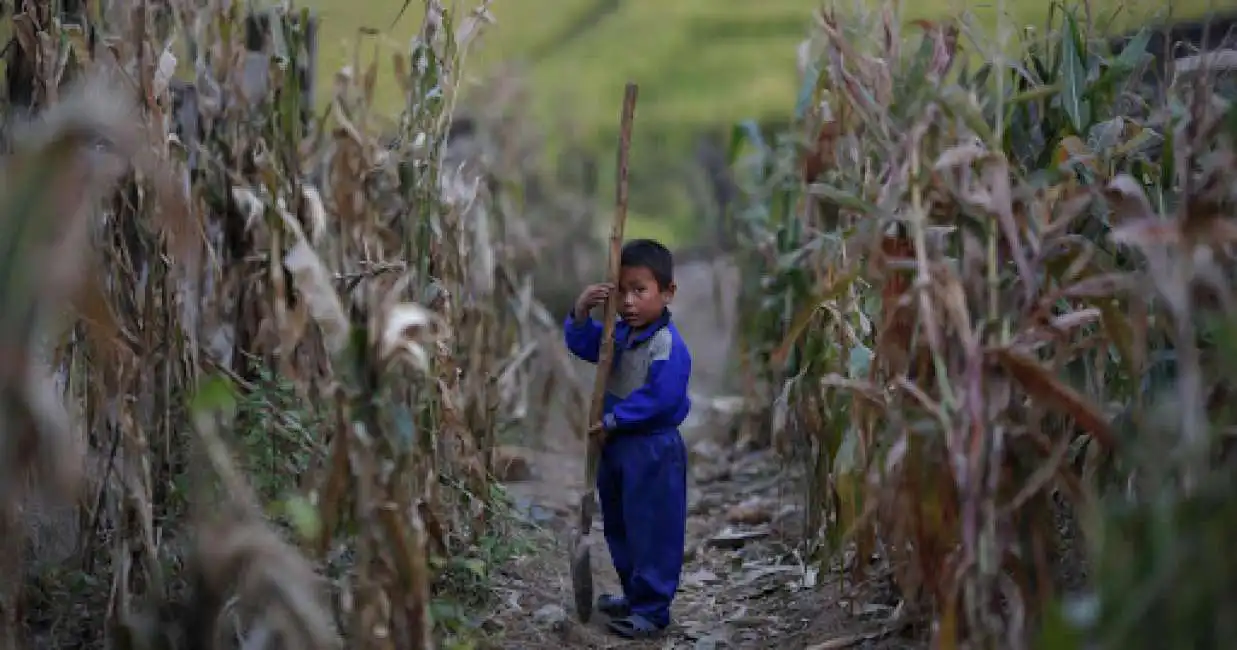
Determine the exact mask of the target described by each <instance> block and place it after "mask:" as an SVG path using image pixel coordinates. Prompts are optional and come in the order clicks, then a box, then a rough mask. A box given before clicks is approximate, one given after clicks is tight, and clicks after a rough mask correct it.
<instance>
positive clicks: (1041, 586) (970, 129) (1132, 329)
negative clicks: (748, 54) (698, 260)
mask: <svg viewBox="0 0 1237 650" xmlns="http://www.w3.org/2000/svg"><path fill="white" fill-rule="evenodd" d="M1090 16H1091V14H1090V12H1087V11H1081V10H1080V9H1079V8H1075V7H1066V6H1056V7H1055V8H1054V11H1053V12H1052V15H1051V18H1050V22H1049V25H1048V29H1047V30H1046V31H1044V32H1039V33H1035V32H1026V33H1017V32H1015V31H1014V30H1011V29H1009V28H1008V26H1005V27H1003V28H1002V30H1001V31H1000V32H999V33H998V34H996V35H995V37H994V36H989V35H985V34H984V33H983V32H982V31H981V30H980V29H979V28H977V27H976V26H975V25H974V24H973V23H972V22H970V21H967V20H961V21H954V22H929V21H917V22H915V23H911V24H909V25H903V23H902V22H901V21H900V20H899V19H898V16H897V12H896V10H895V8H894V6H893V5H892V4H886V5H885V6H884V8H883V11H877V12H867V13H865V12H862V11H860V12H847V13H845V14H843V13H842V12H841V11H840V10H839V9H838V8H837V7H833V6H830V7H827V8H826V9H824V10H822V11H821V12H820V14H818V16H817V19H816V23H815V26H814V31H813V36H812V37H811V38H810V39H809V40H808V41H807V42H806V43H805V44H804V46H803V48H802V50H801V55H802V56H801V61H800V63H801V72H802V73H803V76H804V84H803V91H802V93H801V95H800V100H799V104H798V112H797V123H796V126H795V128H794V130H793V131H792V132H791V133H788V134H785V135H783V136H781V137H780V138H779V141H778V142H775V143H773V144H768V143H766V139H767V136H765V135H763V134H755V133H754V132H753V131H752V130H750V129H747V130H741V131H739V132H738V135H739V136H740V137H738V138H736V142H737V143H738V146H737V147H736V153H737V154H739V155H738V156H737V157H736V168H737V170H738V171H739V172H740V173H741V174H743V177H744V178H746V179H747V182H748V187H747V202H746V205H745V208H744V212H743V214H744V215H745V216H746V219H745V220H744V221H743V223H745V224H746V228H745V231H744V232H745V239H746V241H747V249H748V251H749V257H750V258H751V259H752V260H753V263H752V264H751V265H750V266H749V268H750V269H751V273H750V275H751V276H752V277H753V278H758V279H759V281H757V280H755V279H754V280H753V281H752V282H751V283H750V284H749V286H747V287H746V291H745V297H744V299H745V300H747V301H749V308H748V309H747V310H745V312H746V313H748V314H749V322H748V327H747V328H746V329H745V330H744V335H745V337H746V339H747V341H746V344H747V346H748V347H749V349H750V350H751V352H752V353H753V354H757V355H759V357H758V358H757V359H756V363H755V364H754V366H753V367H758V368H764V369H765V370H764V373H765V375H764V378H765V379H767V380H768V381H769V383H770V385H771V386H772V387H773V389H774V391H776V392H775V393H774V394H773V396H775V397H776V400H777V404H778V407H777V408H776V409H775V413H774V423H775V426H774V430H775V435H776V436H780V437H784V438H786V439H787V440H789V441H790V443H791V444H799V445H804V446H806V447H807V449H808V450H809V452H810V453H807V454H805V455H802V456H803V457H806V458H809V459H810V460H809V461H808V462H809V468H808V469H809V476H811V477H812V480H810V481H809V482H808V483H809V485H808V492H809V493H808V499H809V503H810V504H811V506H812V507H811V508H810V511H811V512H810V515H809V531H808V532H809V533H810V534H811V539H812V540H814V541H816V542H823V543H820V544H818V550H819V551H820V553H818V554H817V557H818V558H820V559H822V560H824V559H828V558H832V557H836V556H837V555H836V554H837V553H838V552H840V551H842V550H844V549H849V548H852V546H853V548H854V555H853V556H852V557H854V558H863V559H864V561H859V560H858V559H856V560H855V561H853V562H852V563H851V564H850V566H849V567H848V568H849V570H850V571H851V572H852V574H853V575H854V577H856V578H862V577H865V574H866V573H867V572H868V571H869V565H868V563H867V562H866V558H868V557H869V556H871V555H872V554H873V553H878V554H879V555H880V556H881V557H882V559H883V562H884V563H885V566H887V567H888V571H889V572H890V573H891V575H892V577H893V580H894V583H895V584H896V586H897V588H898V591H899V593H900V594H901V597H902V598H903V599H904V601H905V603H906V608H905V609H904V610H903V611H904V612H908V614H906V616H905V618H904V619H903V620H902V621H900V622H899V624H906V623H908V622H914V621H917V620H918V621H926V622H928V623H930V625H928V626H927V628H926V629H927V630H929V631H930V635H931V636H932V637H933V640H934V643H935V645H937V646H939V647H958V646H959V645H963V644H965V645H967V646H968V647H1028V644H1030V643H1032V641H1033V639H1035V638H1036V631H1037V630H1040V629H1041V626H1043V627H1042V629H1043V631H1044V635H1042V636H1041V640H1043V641H1044V642H1045V643H1047V645H1046V646H1045V647H1081V646H1076V645H1075V646H1071V645H1068V644H1069V643H1071V641H1070V639H1071V638H1072V639H1074V641H1073V642H1077V643H1081V642H1082V641H1079V639H1085V640H1086V642H1087V643H1096V644H1099V645H1100V646H1102V647H1125V646H1126V645H1128V644H1138V643H1145V644H1147V646H1148V647H1151V646H1153V645H1154V646H1157V647H1169V646H1171V647H1194V644H1196V643H1204V644H1205V643H1210V642H1214V640H1215V639H1219V638H1222V637H1221V636H1219V635H1221V634H1222V633H1223V631H1224V630H1226V629H1227V628H1226V627H1224V626H1225V623H1223V621H1224V620H1226V618H1227V617H1226V616H1225V612H1226V611H1227V609H1226V608H1227V603H1228V602H1229V599H1228V598H1227V597H1226V594H1222V593H1221V592H1220V591H1217V590H1218V589H1220V588H1219V587H1218V585H1219V584H1220V583H1221V582H1222V581H1221V580H1218V579H1217V580H1214V581H1213V580H1208V581H1205V582H1201V583H1199V584H1200V587H1201V586H1202V585H1213V584H1214V585H1216V590H1212V591H1207V592H1206V593H1207V594H1208V596H1200V597H1198V598H1191V599H1189V600H1188V603H1189V604H1188V605H1184V604H1183V605H1178V604H1176V603H1171V604H1170V603H1168V602H1167V601H1168V600H1171V599H1172V598H1173V596H1172V595H1170V594H1171V593H1174V592H1173V587H1172V585H1181V588H1182V589H1186V590H1188V589H1189V588H1188V587H1185V584H1186V581H1187V580H1189V577H1188V576H1189V575H1192V574H1189V573H1187V572H1186V571H1185V570H1184V567H1183V566H1182V565H1180V564H1174V562H1176V561H1177V560H1179V559H1180V558H1183V557H1185V556H1184V555H1182V553H1184V552H1185V551H1183V549H1185V548H1190V549H1193V550H1194V552H1202V551H1201V549H1202V548H1203V546H1202V545H1205V544H1206V542H1204V541H1203V540H1205V539H1212V538H1213V537H1212V536H1213V535H1215V534H1217V533H1216V532H1215V531H1214V530H1213V529H1211V528H1199V527H1200V526H1203V524H1202V522H1201V521H1200V520H1199V519H1197V518H1190V517H1189V516H1188V515H1186V514H1184V513H1185V512H1192V511H1194V510H1193V509H1194V508H1197V507H1200V506H1198V505H1195V504H1196V503H1199V500H1200V499H1202V500H1204V501H1205V500H1206V499H1208V498H1212V499H1217V498H1220V499H1222V498H1221V497H1219V496H1210V497H1207V496H1204V495H1217V494H1218V493H1216V492H1212V491H1211V490H1213V489H1216V488H1215V485H1216V483H1217V482H1218V483H1219V484H1221V485H1222V484H1225V483H1224V481H1223V480H1222V478H1223V476H1224V475H1225V474H1224V472H1218V473H1217V471H1216V468H1217V463H1216V460H1215V459H1216V458H1217V457H1218V456H1217V454H1220V448H1221V447H1223V446H1224V445H1222V444H1221V442H1220V441H1221V440H1222V437H1220V438H1217V435H1218V430H1217V429H1216V428H1215V427H1214V426H1213V424H1214V423H1215V422H1216V421H1217V420H1216V419H1215V418H1217V417H1220V418H1223V417H1226V416H1225V415H1223V414H1224V409H1222V404H1221V402H1220V401H1217V399H1218V398H1217V392H1216V391H1218V390H1221V387H1222V386H1224V385H1225V382H1224V380H1223V378H1222V372H1221V371H1220V370H1219V368H1218V367H1216V368H1209V366H1210V365H1211V364H1209V363H1207V361H1209V360H1210V358H1211V357H1213V356H1215V355H1214V354H1213V352H1215V351H1218V349H1219V348H1217V347H1216V346H1217V345H1218V344H1217V343H1216V341H1217V337H1218V336H1220V334H1219V332H1223V331H1226V329H1225V328H1226V327H1227V325H1225V323H1227V320H1226V318H1225V314H1226V313H1227V308H1226V307H1225V305H1226V302H1227V300H1228V299H1227V298H1226V297H1225V296H1228V295H1230V291H1229V289H1228V287H1227V279H1226V278H1227V277H1228V273H1229V269H1228V266H1227V259H1228V258H1227V257H1225V256H1223V255H1220V254H1219V253H1215V252H1212V253H1205V252H1203V251H1207V250H1213V251H1214V250H1216V249H1214V248H1213V244H1214V245H1219V244H1221V242H1224V241H1226V240H1225V239H1224V237H1225V236H1223V235H1220V232H1224V231H1226V229H1227V228H1228V227H1229V226H1228V222H1227V220H1226V219H1225V216H1224V207H1225V206H1227V203H1226V202H1225V201H1226V199H1220V198H1219V196H1220V195H1218V194H1215V191H1216V190H1214V189H1213V188H1219V187H1224V186H1227V184H1228V181H1221V180H1219V179H1221V178H1226V175H1227V174H1230V173H1231V171H1230V170H1231V166H1230V165H1229V163H1227V162H1225V161H1227V160H1228V158H1227V155H1228V154H1227V153H1226V152H1227V147H1228V140H1227V136H1226V135H1221V134H1223V133H1227V132H1226V131H1225V129H1226V127H1224V126H1222V125H1223V124H1224V123H1225V118H1224V116H1225V115H1227V114H1228V110H1229V109H1228V102H1227V100H1225V99H1223V98H1220V97H1217V96H1216V95H1214V93H1213V90H1211V87H1209V86H1207V85H1206V84H1205V83H1197V82H1191V83H1187V82H1185V81H1184V80H1183V79H1184V78H1182V77H1179V76H1175V75H1174V76H1170V77H1169V78H1168V79H1162V80H1159V81H1158V82H1157V81H1155V80H1154V78H1153V77H1152V76H1150V75H1148V74H1146V73H1145V71H1146V70H1147V69H1148V65H1149V63H1151V61H1150V57H1149V56H1148V55H1147V53H1146V49H1147V46H1146V44H1147V39H1148V33H1147V32H1141V33H1138V34H1137V35H1135V36H1134V37H1133V38H1132V42H1131V43H1129V44H1128V46H1127V47H1125V48H1124V49H1122V51H1121V53H1120V54H1113V53H1112V52H1111V51H1110V50H1109V49H1108V43H1109V40H1110V39H1107V38H1101V36H1102V34H1101V33H1100V32H1099V31H1098V28H1097V27H1096V24H1095V23H1094V22H1092V21H1091V20H1090ZM908 28H909V29H910V33H908V34H904V33H903V30H904V29H908ZM1018 38H1024V40H1023V41H1021V45H1020V46H1019V47H1018V48H1015V50H1016V51H1015V52H1014V53H1013V54H1010V52H1009V48H1008V44H1009V43H1011V42H1014V43H1017V42H1019V41H1018V40H1017V39H1018ZM977 63H978V65H976V64H977ZM1170 70H1171V66H1170ZM1203 78H1207V75H1203ZM1148 81H1152V82H1154V83H1153V84H1152V85H1151V86H1148V83H1147V82H1148ZM1157 84H1158V85H1157ZM1148 91H1151V92H1148ZM757 136H759V137H757ZM745 152H746V154H747V155H743V154H745ZM1204 223H1205V224H1207V225H1206V226H1202V225H1201V224H1204ZM1188 224H1199V226H1198V227H1199V228H1200V229H1199V230H1190V228H1191V227H1190V226H1189V225H1188ZM1186 232H1193V233H1195V234H1194V235H1186V234H1185V233H1186ZM1202 232H1207V233H1208V234H1207V235H1205V236H1203V237H1205V238H1206V239H1200V238H1199V237H1200V236H1201V233H1202ZM1136 233H1137V234H1136ZM1200 256H1201V257H1200ZM1203 287H1206V288H1205V289H1204V288H1203ZM1217 319H1218V320H1217ZM1217 328H1218V329H1217ZM1212 363H1213V364H1214V363H1216V362H1215V361H1212ZM1217 365H1219V364H1217ZM1219 394H1223V393H1222V392H1221V393H1219ZM1169 396H1171V397H1169ZM1153 422H1156V423H1158V424H1156V425H1155V426H1151V424H1152V423H1153ZM1169 422H1171V423H1172V425H1171V429H1172V433H1171V434H1169V433H1168V432H1167V431H1166V430H1165V426H1166V425H1167V424H1168V423H1169ZM1156 427H1158V428H1159V429H1160V430H1159V432H1158V433H1155V432H1154V431H1153V430H1154V429H1155V428H1156ZM1170 486H1171V487H1170ZM1117 504H1120V505H1117ZM1117 513H1122V514H1117ZM1152 522H1154V523H1152ZM1168 531H1178V532H1176V533H1170V532H1168ZM1174 534H1176V535H1180V536H1182V537H1183V539H1182V541H1181V543H1180V544H1169V543H1167V541H1165V542H1163V544H1166V545H1161V546H1159V547H1154V548H1150V549H1149V547H1146V546H1139V543H1140V542H1142V541H1144V540H1148V539H1151V538H1155V539H1161V540H1167V537H1163V536H1171V535H1174ZM1156 535H1160V536H1161V537H1155V536H1156ZM1135 557H1137V558H1138V559H1137V560H1135V559H1134V558H1135ZM1208 557H1210V555H1208ZM1174 558H1176V559H1174ZM1215 561H1216V565H1213V566H1227V562H1226V560H1223V559H1219V558H1217V559H1216V560H1215ZM1225 575H1229V574H1225ZM1066 592H1069V593H1074V594H1079V593H1083V594H1090V596H1089V598H1090V600H1084V601H1081V602H1083V603H1089V604H1090V605H1089V606H1074V607H1071V608H1067V609H1066V610H1064V611H1065V612H1067V613H1068V614H1070V616H1072V617H1073V618H1070V617H1065V618H1068V619H1069V621H1070V622H1068V623H1067V622H1062V621H1064V620H1065V619H1063V618H1061V616H1062V611H1063V610H1060V609H1059V608H1058V602H1059V601H1058V598H1059V597H1060V596H1061V595H1062V594H1064V593H1066ZM1176 593H1180V592H1176ZM1097 599H1098V606H1096V603H1097ZM1156 607H1161V608H1160V609H1158V610H1157V611H1158V612H1162V615H1160V616H1157V617H1149V616H1148V614H1149V611H1150V610H1151V609H1152V608H1156ZM1084 614H1086V615H1084ZM1080 616H1081V618H1079V617H1080ZM1084 619H1085V620H1084ZM1046 621H1047V622H1049V623H1050V624H1047V625H1046V626H1045V622H1046ZM1071 635H1073V636H1071ZM1062 644H1066V645H1062ZM1088 647H1089V646H1088ZM1097 647H1098V646H1097Z"/></svg>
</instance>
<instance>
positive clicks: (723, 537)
mask: <svg viewBox="0 0 1237 650" xmlns="http://www.w3.org/2000/svg"><path fill="white" fill-rule="evenodd" d="M677 275H678V282H679V287H680V290H679V295H678V296H677V297H676V300H675V304H674V305H673V310H674V314H675V321H676V323H677V324H678V326H679V329H680V330H681V332H682V333H683V337H684V339H685V340H686V342H687V344H688V346H689V347H690V349H691V351H692V358H693V378H692V387H691V390H692V393H693V394H694V395H695V396H696V400H695V402H696V407H695V408H694V412H693V417H692V419H691V420H689V423H688V426H685V427H684V429H683V432H684V437H685V438H686V440H687V443H688V446H689V448H690V450H691V458H690V461H689V464H690V468H689V471H690V473H691V486H690V488H689V513H690V514H689V520H688V543H687V549H686V558H687V562H686V564H685V566H684V569H683V581H682V588H681V590H680V595H679V597H678V599H677V600H676V601H675V604H674V609H673V617H674V620H675V623H674V625H673V626H672V627H671V630H670V631H669V633H668V634H667V635H666V636H665V637H664V638H663V639H660V640H658V641H654V642H645V643H632V642H624V641H622V640H619V639H616V638H614V637H610V636H608V635H606V634H605V632H604V627H603V625H604V623H603V622H604V616H602V615H600V614H596V615H595V616H594V620H593V622H591V623H590V624H589V625H582V624H580V623H579V622H578V621H577V620H576V619H575V615H574V612H573V611H572V605H571V598H572V596H571V585H570V581H569V578H568V576H567V550H566V544H565V540H566V538H567V534H568V532H569V530H570V522H571V520H572V519H573V518H574V514H573V512H572V508H573V507H574V506H573V504H575V503H576V502H577V501H578V499H579V495H580V492H581V490H582V487H583V485H582V484H583V476H584V469H583V455H584V447H583V442H582V440H580V439H579V437H578V436H577V435H576V434H575V433H574V432H573V429H572V426H571V423H572V422H574V421H575V420H577V419H578V416H576V417H568V414H556V417H555V418H553V421H552V422H551V423H550V426H548V428H547V430H546V431H545V432H544V437H543V439H542V440H541V441H540V443H541V444H539V445H536V446H535V448H534V449H533V450H532V451H530V452H529V453H530V455H531V458H530V460H531V467H532V473H533V479H532V480H529V481H525V482H517V483H511V484H509V485H508V491H509V493H510V494H511V495H512V496H513V497H514V498H515V500H516V502H517V504H518V505H519V507H520V508H521V509H522V510H523V511H524V512H525V513H526V515H527V516H528V517H529V519H530V520H531V521H532V522H533V523H534V524H535V525H536V526H537V527H539V529H540V530H541V531H542V534H541V535H539V536H538V537H539V540H538V541H539V543H538V552H537V553H535V554H531V555H529V556H528V557H524V558H521V559H520V560H519V561H517V562H516V563H515V564H514V565H513V566H511V567H508V568H506V569H505V570H504V571H503V574H502V576H501V577H500V578H499V579H498V580H497V581H496V582H497V588H498V590H499V591H500V592H501V601H502V602H503V605H502V608H501V611H499V612H495V614H494V616H493V617H492V618H491V621H492V622H493V623H494V624H495V625H496V626H497V627H498V628H499V629H500V632H499V636H500V637H501V639H502V641H501V645H500V647H503V648H511V649H517V648H522V649H528V650H533V649H535V648H549V647H559V648H612V647H631V648H696V649H702V650H703V649H709V648H762V647H769V648H811V647H813V646H817V644H820V643H822V642H826V641H832V642H840V643H842V644H841V645H825V646H817V647H822V648H827V647H837V648H846V647H867V648H871V647H883V648H890V647H902V646H901V645H900V644H897V643H893V644H892V645H891V640H890V639H884V640H883V641H881V640H878V639H879V637H881V636H886V635H884V634H880V633H879V632H880V631H881V629H882V628H881V626H880V624H879V622H874V621H864V620H860V619H859V618H855V617H851V616H849V615H848V614H846V613H845V612H844V611H843V610H842V609H841V608H840V607H839V606H838V605H839V604H842V605H847V604H848V603H847V602H846V600H847V599H846V598H844V597H843V596H841V595H840V592H839V590H838V587H837V586H836V585H823V586H822V585H819V584H817V583H818V582H820V581H821V580H820V576H818V575H817V573H816V572H815V571H814V570H813V569H810V568H809V567H808V566H807V565H805V563H804V562H803V561H802V558H800V550H799V549H800V546H801V545H800V544H799V543H798V540H800V539H802V523H801V522H802V516H801V512H802V509H801V506H800V505H799V501H800V499H798V496H797V495H798V494H799V490H798V488H797V486H798V485H799V484H800V483H799V481H798V480H797V477H796V475H795V472H794V471H793V470H791V469H788V468H785V467H783V466H782V464H781V463H780V462H779V461H778V459H776V458H774V457H773V455H772V454H771V453H769V452H747V451H744V450H734V449H727V447H728V446H729V445H728V443H727V441H726V440H725V437H726V434H725V428H724V427H723V426H721V424H720V423H719V422H718V421H717V420H716V419H714V418H711V417H710V415H709V406H708V402H709V400H708V399H707V398H708V397H712V396H719V395H724V394H726V392H727V391H726V388H727V387H728V381H727V378H728V369H729V366H728V362H729V359H730V354H729V353H730V347H731V341H732V340H733V337H732V334H733V323H734V306H733V303H732V302H731V301H722V302H721V304H719V301H718V300H717V299H716V297H717V296H719V295H721V296H727V295H729V296H733V295H734V292H735V290H736V284H737V279H738V278H737V272H736V271H735V269H734V268H733V267H732V266H729V265H727V264H724V263H714V264H710V263H691V264H686V265H683V266H681V267H680V268H679V269H678V272H677ZM715 282H720V287H719V286H716V285H715ZM719 289H720V291H719ZM580 376H581V377H582V378H589V379H591V377H592V372H591V368H582V369H581V372H580ZM593 538H594V542H595V543H594V546H593V562H594V564H593V569H594V576H595V579H596V580H597V587H598V589H599V590H602V591H610V590H613V589H615V587H616V578H615V576H614V572H613V569H612V568H611V566H610V559H609V557H608V555H607V553H606V551H605V543H604V541H603V539H602V536H601V528H600V522H598V523H597V525H596V529H595V533H594V535H593ZM858 605H860V606H861V607H862V609H863V611H864V612H865V613H866V614H867V615H868V616H869V617H873V618H876V619H879V618H883V617H887V616H888V613H889V611H890V610H892V606H891V605H892V604H887V603H880V602H870V600H869V601H867V602H863V603H859V604H858ZM874 633H875V634H876V636H875V637H872V638H868V637H871V635H872V634H874ZM873 644H878V645H873Z"/></svg>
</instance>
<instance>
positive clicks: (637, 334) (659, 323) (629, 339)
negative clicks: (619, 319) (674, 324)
mask: <svg viewBox="0 0 1237 650" xmlns="http://www.w3.org/2000/svg"><path fill="white" fill-rule="evenodd" d="M669 324H670V309H669V308H667V309H665V310H663V311H662V313H661V316H659V317H658V318H657V320H655V321H653V322H652V323H649V324H648V325H647V326H645V327H644V328H643V329H640V330H633V329H631V327H630V326H629V325H627V324H626V323H622V324H621V327H622V328H623V332H622V336H621V337H620V339H619V340H620V341H622V342H623V347H625V348H634V347H636V346H637V345H640V344H642V343H644V342H645V341H647V340H649V339H651V338H653V335H654V334H656V333H658V332H660V331H661V330H662V329H663V328H665V327H666V326H667V325H669Z"/></svg>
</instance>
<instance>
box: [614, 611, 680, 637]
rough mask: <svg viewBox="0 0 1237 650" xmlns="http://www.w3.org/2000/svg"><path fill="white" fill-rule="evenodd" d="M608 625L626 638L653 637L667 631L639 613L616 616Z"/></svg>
mask: <svg viewBox="0 0 1237 650" xmlns="http://www.w3.org/2000/svg"><path fill="white" fill-rule="evenodd" d="M606 627H607V628H609V630H610V631H611V632H613V633H614V634H617V635H618V636H621V637H623V638H624V639H652V638H654V637H658V636H661V633H662V632H664V631H665V628H661V627H657V626H656V625H654V624H653V622H652V621H650V620H649V619H647V618H645V617H643V616H641V615H639V614H632V615H631V616H628V617H626V618H616V619H614V620H613V621H610V622H609V623H608V624H607V625H606Z"/></svg>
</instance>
